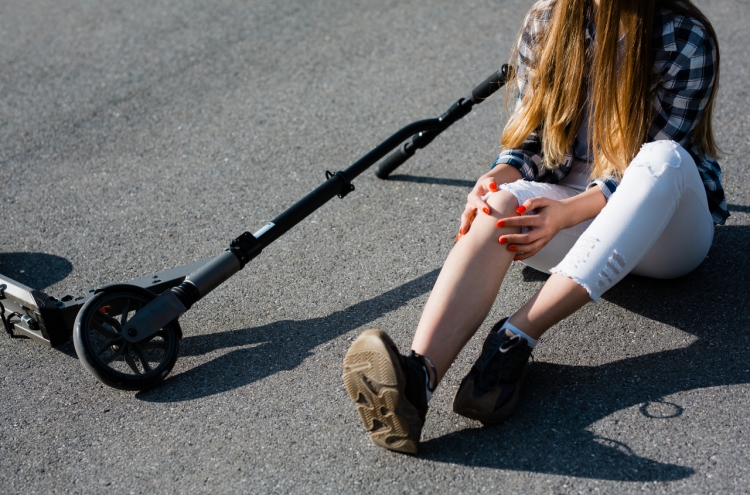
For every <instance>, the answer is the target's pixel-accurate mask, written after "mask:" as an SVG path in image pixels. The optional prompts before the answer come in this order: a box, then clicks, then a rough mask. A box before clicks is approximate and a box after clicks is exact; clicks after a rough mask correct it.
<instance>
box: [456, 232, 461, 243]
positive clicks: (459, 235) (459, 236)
mask: <svg viewBox="0 0 750 495" xmlns="http://www.w3.org/2000/svg"><path fill="white" fill-rule="evenodd" d="M460 238H461V234H458V235H456V242H458V240H459V239H460Z"/></svg>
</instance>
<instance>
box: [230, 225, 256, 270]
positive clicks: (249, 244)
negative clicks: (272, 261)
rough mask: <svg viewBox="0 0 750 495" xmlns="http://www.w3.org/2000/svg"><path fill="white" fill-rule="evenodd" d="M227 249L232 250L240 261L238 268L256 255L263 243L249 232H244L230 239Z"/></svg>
mask: <svg viewBox="0 0 750 495" xmlns="http://www.w3.org/2000/svg"><path fill="white" fill-rule="evenodd" d="M228 250H229V251H232V253H234V255H235V256H237V259H238V260H239V261H240V270H241V269H242V268H244V267H245V265H246V264H247V263H248V262H249V261H250V260H252V259H253V258H255V257H256V256H258V255H259V254H260V252H261V251H262V250H263V245H262V244H261V243H260V241H258V239H257V238H256V237H255V236H254V235H253V234H251V233H250V232H244V233H243V234H242V235H241V236H239V237H238V238H236V239H235V240H233V241H232V243H231V244H230V245H229V249H228Z"/></svg>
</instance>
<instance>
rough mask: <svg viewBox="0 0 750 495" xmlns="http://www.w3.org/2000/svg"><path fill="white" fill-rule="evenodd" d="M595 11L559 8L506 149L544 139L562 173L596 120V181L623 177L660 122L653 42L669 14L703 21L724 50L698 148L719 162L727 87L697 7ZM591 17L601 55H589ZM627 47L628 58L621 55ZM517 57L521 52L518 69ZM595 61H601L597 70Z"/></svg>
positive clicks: (568, 0)
mask: <svg viewBox="0 0 750 495" xmlns="http://www.w3.org/2000/svg"><path fill="white" fill-rule="evenodd" d="M594 8H595V7H593V2H592V1H591V0H557V1H556V2H555V4H554V6H553V7H552V13H551V18H550V19H549V24H548V25H547V26H546V28H545V29H544V31H543V32H542V33H541V35H540V38H539V39H538V40H536V44H535V45H534V47H533V50H534V51H533V57H532V58H533V60H534V62H533V66H532V67H531V77H530V80H529V89H528V90H527V91H526V92H525V93H526V95H525V98H524V100H523V101H522V102H521V105H520V107H519V108H518V109H517V110H516V114H515V115H513V116H512V117H511V119H510V120H509V121H508V123H507V124H506V127H505V129H504V131H503V136H502V144H503V146H504V147H506V148H515V147H518V146H519V145H521V143H523V141H524V140H525V139H526V138H527V137H528V136H529V134H530V133H531V132H533V131H537V132H539V133H540V134H541V137H542V152H543V157H544V167H545V168H548V169H551V168H554V167H557V166H559V165H560V163H561V161H562V159H563V157H564V155H565V154H566V153H568V152H569V151H570V147H571V145H572V143H573V140H574V139H575V137H576V135H577V133H578V131H579V129H580V127H581V125H582V124H583V121H584V119H585V118H589V129H590V130H591V135H590V139H591V143H589V144H590V147H591V149H592V150H593V152H594V157H593V158H594V163H593V167H592V173H591V175H592V177H602V176H607V175H616V176H622V173H623V172H624V171H625V168H626V167H627V166H628V164H629V163H630V162H631V161H632V159H633V158H634V157H635V155H636V154H637V153H638V150H639V149H640V146H641V145H642V144H643V143H644V142H646V140H647V137H648V131H649V127H650V126H651V121H652V119H653V117H654V115H653V112H652V100H653V98H654V91H655V89H656V86H655V85H654V82H653V80H652V77H653V64H654V54H653V51H652V47H651V44H652V43H651V40H652V36H653V29H654V26H653V24H654V15H656V12H657V9H660V8H663V9H666V10H669V11H672V12H675V13H677V14H682V15H686V16H688V17H691V18H694V19H696V20H697V21H698V22H699V23H700V24H702V26H703V28H704V29H706V30H707V31H708V33H709V34H710V36H711V37H712V38H713V40H714V43H716V45H715V46H716V74H715V81H714V86H713V89H712V91H711V96H710V98H709V102H708V104H707V106H706V108H705V110H704V112H703V115H702V116H701V119H700V122H699V123H698V125H697V127H696V129H695V131H694V134H693V136H692V143H691V144H697V145H698V146H700V147H701V148H702V150H703V151H704V152H705V153H708V154H710V155H713V156H715V155H716V154H718V153H719V150H718V147H717V145H716V141H715V139H714V135H713V129H712V126H711V120H712V114H713V102H714V96H715V94H716V90H717V88H718V83H719V70H718V67H719V47H718V41H717V40H716V33H715V32H714V30H713V27H712V26H711V23H710V22H709V21H708V19H707V18H706V17H705V16H704V15H703V14H702V13H701V12H700V10H698V8H697V7H695V6H694V5H693V4H692V3H691V2H690V1H689V0H656V1H655V0H601V1H600V4H599V6H598V7H596V10H597V11H596V12H595V11H594ZM536 14H537V15H538V14H539V13H538V12H537V13H536ZM529 15H530V16H533V15H535V13H534V11H533V10H532V12H531V13H530V14H529ZM587 16H588V17H590V18H591V19H592V20H594V22H595V27H596V43H595V44H594V48H593V54H590V53H587V52H586V50H587V49H586V43H585V25H584V20H585V17H587ZM622 32H624V33H626V34H625V39H624V40H621V34H622ZM623 42H624V52H620V55H618V52H619V51H620V44H621V43H623ZM516 46H519V44H517V45H516ZM516 50H517V49H516ZM517 56H518V53H517V51H515V52H514V53H513V54H512V58H511V63H512V64H513V63H515V60H517ZM588 57H590V59H591V60H593V64H591V67H590V68H589V64H587V58H588ZM509 86H510V85H509ZM589 88H591V89H590V95H589V106H590V109H591V112H590V115H588V116H587V115H584V114H583V113H584V112H583V108H584V105H583V103H584V101H585V99H586V95H587V92H588V89H589Z"/></svg>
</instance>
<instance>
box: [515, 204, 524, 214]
mask: <svg viewBox="0 0 750 495" xmlns="http://www.w3.org/2000/svg"><path fill="white" fill-rule="evenodd" d="M516 212H517V213H518V214H519V215H523V214H524V213H526V207H525V206H524V205H521V206H519V207H518V209H517V210H516Z"/></svg>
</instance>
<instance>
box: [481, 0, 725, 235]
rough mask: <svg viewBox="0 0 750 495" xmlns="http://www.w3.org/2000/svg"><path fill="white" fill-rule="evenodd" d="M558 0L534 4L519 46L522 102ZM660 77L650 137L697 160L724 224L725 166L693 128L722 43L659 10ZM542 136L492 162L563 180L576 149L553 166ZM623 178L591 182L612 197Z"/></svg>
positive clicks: (716, 216) (535, 177)
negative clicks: (676, 145)
mask: <svg viewBox="0 0 750 495" xmlns="http://www.w3.org/2000/svg"><path fill="white" fill-rule="evenodd" d="M554 4H555V0H540V1H537V2H536V3H535V4H534V6H533V7H532V9H531V11H530V12H529V14H528V15H527V16H526V20H525V21H524V29H523V32H522V34H521V37H520V40H519V46H518V62H517V65H516V76H517V78H516V81H517V84H518V104H519V105H520V104H521V100H522V99H523V97H524V95H525V94H526V92H527V91H529V89H530V86H529V80H530V77H531V72H532V70H533V66H534V62H533V56H534V53H533V47H534V45H535V44H536V43H537V41H538V39H539V36H540V34H541V33H542V32H543V30H544V29H545V27H546V26H547V25H548V24H549V22H550V18H551V14H552V8H553V6H554ZM655 23H656V26H658V28H656V29H654V38H653V43H652V47H653V50H654V52H655V53H654V59H655V61H654V77H655V83H656V95H655V97H654V101H653V107H654V115H655V117H654V119H653V122H652V123H651V128H650V129H649V133H648V141H649V142H650V141H658V140H672V141H676V142H677V143H679V144H680V145H681V146H682V147H683V148H685V150H686V151H687V152H688V153H690V155H691V156H692V157H693V159H694V160H695V163H696V165H697V167H698V172H699V173H700V176H701V179H702V180H703V185H704V187H705V189H706V196H707V199H708V206H709V210H710V211H711V214H712V216H713V220H714V223H717V224H723V223H724V222H725V221H726V219H727V217H728V216H729V212H728V211H727V203H726V199H725V197H724V190H723V189H722V186H721V168H720V167H719V164H718V163H717V161H716V160H715V159H714V158H712V157H710V156H707V155H706V154H705V153H704V152H703V151H702V150H701V148H700V147H699V146H698V145H697V144H694V143H692V137H693V131H694V130H695V127H696V125H697V123H698V120H699V117H700V115H701V112H702V111H703V109H704V108H705V107H706V104H707V103H708V100H709V97H710V95H711V89H712V87H713V84H714V78H715V75H716V68H717V67H716V65H715V64H716V43H715V41H714V40H713V39H712V38H711V37H710V35H709V33H708V32H707V31H706V30H705V29H703V27H702V26H701V24H699V23H698V22H697V21H696V20H694V19H692V18H689V17H685V16H683V15H677V14H674V13H672V12H667V11H661V12H659V13H657V15H656V16H655ZM585 32H586V39H587V42H592V41H593V39H594V36H595V31H594V23H593V21H592V20H591V19H586V28H585ZM542 161H543V160H542V142H541V136H540V135H539V134H538V133H537V132H533V133H531V134H529V136H528V137H527V138H526V140H525V141H524V142H523V143H522V144H521V146H520V147H519V148H515V149H506V150H503V151H502V152H501V153H500V155H499V156H498V157H497V159H496V160H495V162H494V163H493V165H492V167H495V166H496V165H499V164H501V163H507V164H509V165H511V166H513V167H515V168H517V169H518V170H519V171H520V172H521V174H522V175H523V178H524V179H525V180H528V181H536V182H549V183H557V182H559V181H560V180H562V179H563V178H564V177H565V176H567V175H568V173H569V172H570V170H571V168H572V167H573V153H572V150H571V152H569V153H568V154H566V155H565V158H564V159H563V162H562V163H561V164H560V165H559V166H558V167H556V168H555V169H553V170H548V169H544V168H543V167H542ZM618 184H619V181H618V180H617V178H615V177H600V178H596V179H594V180H593V181H592V182H591V184H590V185H589V187H593V186H598V187H599V188H600V189H601V191H602V193H603V194H604V196H605V198H606V199H607V200H609V198H610V196H611V195H612V194H613V193H614V192H615V190H616V189H617V186H618Z"/></svg>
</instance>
